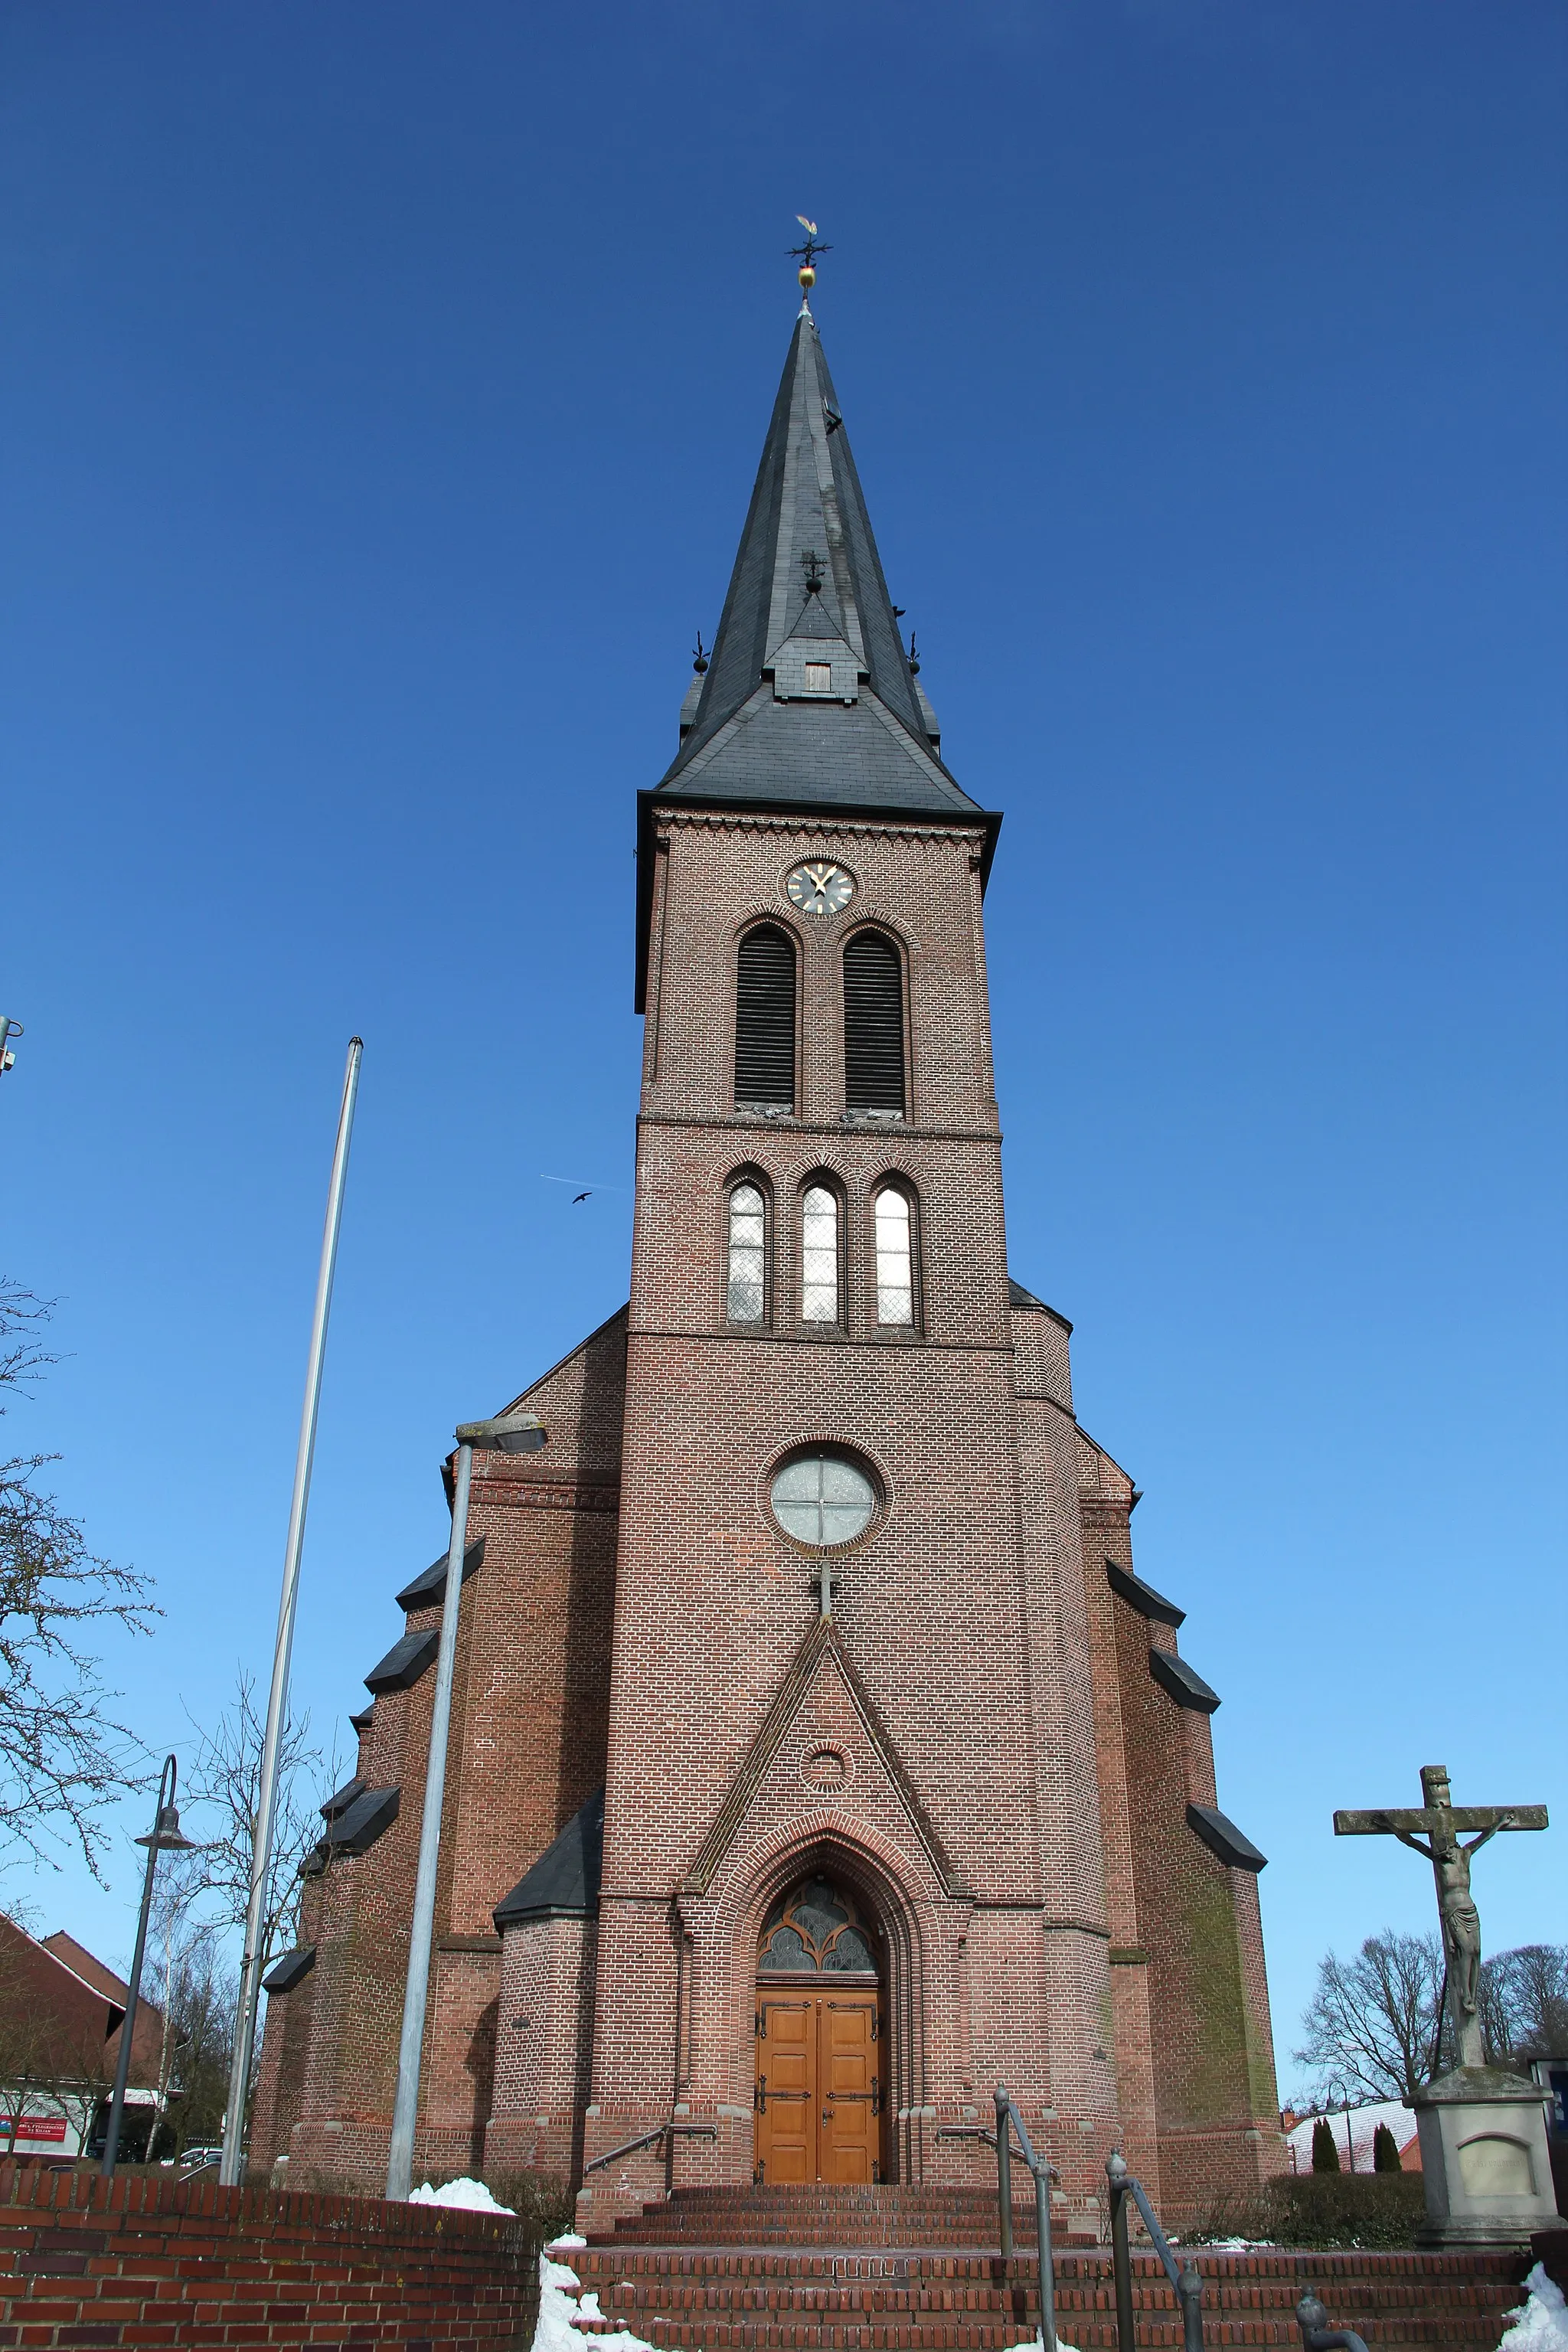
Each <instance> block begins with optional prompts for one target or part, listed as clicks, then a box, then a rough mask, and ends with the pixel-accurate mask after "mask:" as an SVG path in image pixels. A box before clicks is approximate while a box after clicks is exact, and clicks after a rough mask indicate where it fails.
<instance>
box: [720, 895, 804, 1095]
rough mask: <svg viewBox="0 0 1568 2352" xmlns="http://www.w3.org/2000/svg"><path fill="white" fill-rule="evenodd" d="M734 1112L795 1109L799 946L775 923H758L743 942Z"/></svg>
mask: <svg viewBox="0 0 1568 2352" xmlns="http://www.w3.org/2000/svg"><path fill="white" fill-rule="evenodd" d="M735 1108H736V1109H737V1110H793V1109H794V1108H795V942H794V940H791V939H790V937H789V935H788V933H787V932H785V931H781V930H780V929H779V928H778V926H777V924H775V923H761V924H759V925H758V927H757V929H755V930H754V931H748V932H747V933H746V936H745V938H744V939H743V940H742V941H741V953H740V959H739V969H738V973H737V979H736V988H735Z"/></svg>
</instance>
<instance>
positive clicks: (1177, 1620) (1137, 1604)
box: [1105, 1559, 1187, 1629]
mask: <svg viewBox="0 0 1568 2352" xmlns="http://www.w3.org/2000/svg"><path fill="white" fill-rule="evenodd" d="M1105 1573H1106V1577H1107V1579H1108V1580H1109V1581H1110V1589H1111V1591H1112V1592H1119V1593H1120V1594H1121V1598H1122V1600H1123V1601H1131V1604H1132V1606H1133V1608H1134V1609H1136V1610H1137V1612H1138V1613H1139V1615H1140V1616H1142V1617H1152V1618H1153V1619H1154V1620H1155V1622H1156V1623H1158V1624H1161V1625H1169V1626H1171V1627H1172V1628H1173V1629H1174V1628H1175V1627H1176V1626H1178V1625H1184V1624H1185V1623H1186V1622H1187V1612H1186V1611H1185V1610H1184V1609H1178V1608H1177V1606H1176V1604H1175V1602H1174V1601H1167V1600H1166V1598H1165V1596H1164V1594H1163V1592H1156V1591H1155V1590H1154V1588H1153V1586H1152V1584H1145V1583H1144V1581H1143V1580H1142V1577H1141V1576H1134V1575H1133V1573H1132V1570H1131V1569H1130V1568H1121V1567H1119V1566H1118V1565H1117V1563H1116V1561H1115V1560H1113V1559H1108V1560H1107V1561H1106V1563H1105Z"/></svg>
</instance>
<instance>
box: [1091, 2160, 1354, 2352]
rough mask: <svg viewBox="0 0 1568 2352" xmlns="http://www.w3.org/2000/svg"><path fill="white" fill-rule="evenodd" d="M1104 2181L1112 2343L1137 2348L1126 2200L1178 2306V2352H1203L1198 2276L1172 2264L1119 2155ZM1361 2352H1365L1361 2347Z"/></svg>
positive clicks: (1187, 2266) (1132, 2351) (1137, 2183)
mask: <svg viewBox="0 0 1568 2352" xmlns="http://www.w3.org/2000/svg"><path fill="white" fill-rule="evenodd" d="M1105 2177H1106V2179H1107V2180H1108V2181H1109V2182H1110V2262H1111V2270H1112V2273H1113V2275H1114V2278H1115V2283H1116V2340H1117V2343H1118V2344H1119V2345H1120V2346H1121V2352H1136V2347H1137V2343H1138V2337H1137V2334H1136V2331H1135V2329H1134V2326H1133V2320H1132V2252H1131V2247H1130V2246H1129V2244H1128V2242H1127V2200H1128V2199H1129V2198H1130V2197H1131V2200H1132V2202H1133V2203H1134V2204H1135V2205H1136V2206H1137V2208H1138V2210H1139V2212H1140V2213H1141V2214H1142V2217H1143V2227H1144V2228H1145V2229H1146V2230H1147V2231H1148V2232H1149V2238H1150V2242H1151V2243H1152V2246H1153V2249H1154V2252H1156V2253H1157V2254H1158V2255H1159V2257H1160V2260H1161V2263H1163V2266H1164V2272H1165V2276H1166V2277H1167V2278H1168V2279H1169V2280H1170V2282H1171V2285H1172V2288H1173V2291H1174V2294H1175V2297H1176V2301H1177V2303H1178V2305H1180V2306H1181V2313H1182V2347H1183V2352H1203V2345H1204V2283H1203V2280H1202V2279H1201V2278H1200V2277H1199V2276H1198V2266H1197V2264H1196V2263H1194V2261H1193V2259H1192V2257H1191V2255H1188V2256H1187V2258H1186V2259H1185V2261H1184V2262H1183V2263H1177V2261H1176V2257H1175V2255H1174V2254H1173V2252H1171V2249H1170V2246H1169V2244H1168V2242H1167V2241H1166V2237H1165V2232H1164V2231H1163V2230H1162V2229H1161V2227H1160V2224H1159V2222H1158V2221H1156V2220H1155V2218H1154V2208H1153V2207H1152V2205H1151V2204H1150V2202H1149V2200H1148V2198H1147V2196H1146V2195H1145V2194H1144V2191H1143V2184H1142V2181H1141V2180H1134V2179H1133V2178H1132V2175H1131V2173H1130V2172H1129V2171H1128V2169H1127V2159H1126V2158H1125V2157H1124V2156H1122V2155H1121V2152H1120V2151H1119V2150H1116V2149H1113V2150H1112V2151H1111V2153H1110V2156H1109V2157H1107V2158H1106V2161H1105ZM1362 2352H1366V2347H1365V2346H1364V2345H1363V2347H1362Z"/></svg>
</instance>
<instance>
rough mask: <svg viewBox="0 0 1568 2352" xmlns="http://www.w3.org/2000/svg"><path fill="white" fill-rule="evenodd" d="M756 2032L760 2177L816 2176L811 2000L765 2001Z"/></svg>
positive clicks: (813, 2011) (785, 2179) (806, 2178)
mask: <svg viewBox="0 0 1568 2352" xmlns="http://www.w3.org/2000/svg"><path fill="white" fill-rule="evenodd" d="M760 2014H761V2017H762V2032H760V2033H759V2035H758V2036H757V2099H756V2105H757V2148H756V2153H757V2164H758V2168H759V2171H758V2177H759V2179H763V2180H772V2181H783V2182H784V2183H786V2184H787V2183H795V2184H798V2183H800V2182H803V2181H811V2180H815V2179H816V2003H815V2002H814V2001H811V2000H764V2001H763V2003H762V2004H761V2010H760Z"/></svg>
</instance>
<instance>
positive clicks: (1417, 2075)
mask: <svg viewBox="0 0 1568 2352" xmlns="http://www.w3.org/2000/svg"><path fill="white" fill-rule="evenodd" d="M1442 1998H1443V1948H1442V1944H1441V1942H1440V1940H1439V1938H1438V1937H1436V1935H1426V1936H1401V1935H1398V1934H1396V1933H1395V1931H1394V1929H1393V1928H1392V1927H1385V1928H1384V1932H1383V1934H1382V1935H1381V1936H1369V1937H1367V1939H1366V1941H1365V1943H1364V1944H1363V1946H1362V1948H1361V1949H1360V1951H1359V1952H1358V1953H1357V1954H1356V1956H1355V1958H1354V1959H1352V1960H1342V1959H1340V1958H1338V1956H1337V1955H1336V1954H1335V1953H1333V1952H1331V1953H1330V1954H1329V1955H1328V1957H1327V1958H1326V1959H1322V1960H1320V1961H1319V1963H1318V1983H1317V1990H1315V1992H1314V1993H1313V1995H1312V1998H1311V2000H1310V2003H1309V2004H1308V2007H1307V2011H1306V2013H1305V2015H1304V2016H1303V2018H1302V2020H1301V2022H1302V2024H1303V2026H1304V2027H1305V2029H1306V2039H1305V2041H1304V2042H1303V2043H1302V2046H1301V2048H1300V2050H1298V2051H1296V2052H1295V2053H1293V2054H1294V2056H1295V2057H1296V2059H1297V2061H1298V2063H1300V2064H1301V2065H1304V2066H1310V2068H1311V2069H1312V2072H1313V2075H1314V2078H1315V2079H1316V2081H1317V2083H1318V2084H1320V2085H1321V2086H1326V2085H1327V2084H1329V2083H1330V2082H1338V2083H1340V2084H1343V2086H1344V2088H1345V2090H1347V2091H1349V2092H1352V2093H1353V2092H1356V2091H1360V2092H1362V2093H1363V2095H1365V2096H1366V2097H1367V2098H1369V2099H1400V2098H1407V2097H1409V2096H1410V2095H1412V2094H1413V2093H1414V2092H1415V2091H1416V2090H1418V2089H1419V2088H1420V2086H1421V2084H1423V2083H1425V2082H1428V2081H1429V2080H1430V2079H1431V2076H1432V2073H1433V2071H1434V2069H1435V2067H1436V2063H1437V2042H1438V2034H1439V2032H1440V2028H1441V2021H1442V2020H1441V2003H1442Z"/></svg>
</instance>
